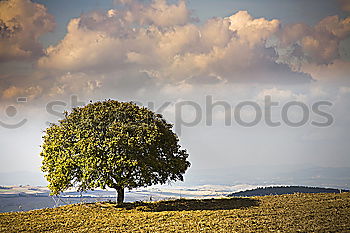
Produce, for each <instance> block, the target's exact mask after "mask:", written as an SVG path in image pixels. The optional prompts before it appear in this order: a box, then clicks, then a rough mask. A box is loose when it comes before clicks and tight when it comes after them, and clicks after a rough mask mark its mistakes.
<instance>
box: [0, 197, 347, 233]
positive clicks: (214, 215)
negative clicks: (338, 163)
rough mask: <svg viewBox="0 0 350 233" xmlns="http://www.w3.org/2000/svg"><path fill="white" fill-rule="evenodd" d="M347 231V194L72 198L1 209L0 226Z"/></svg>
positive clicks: (13, 228)
mask: <svg viewBox="0 0 350 233" xmlns="http://www.w3.org/2000/svg"><path fill="white" fill-rule="evenodd" d="M271 231H275V232H350V194H349V193H341V194H292V195H279V196H265V197H253V198H227V199H226V198H223V199H205V200H187V199H180V200H174V201H161V202H153V203H142V202H136V203H127V204H125V205H124V206H123V207H117V206H115V205H114V204H112V203H93V204H74V205H67V206H63V207H59V208H54V209H41V210H33V211H28V212H16V213H2V214H0V232H152V233H153V232H271Z"/></svg>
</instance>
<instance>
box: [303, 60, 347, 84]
mask: <svg viewBox="0 0 350 233" xmlns="http://www.w3.org/2000/svg"><path fill="white" fill-rule="evenodd" d="M301 69H302V70H303V71H304V72H307V73H309V74H311V75H312V77H314V78H315V79H316V80H319V81H322V82H328V83H330V82H331V83H338V84H339V83H347V84H349V82H350V80H349V74H350V61H344V60H341V59H337V60H334V61H333V62H332V63H330V64H323V65H319V64H315V63H305V64H303V65H302V67H301Z"/></svg>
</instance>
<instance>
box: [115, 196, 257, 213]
mask: <svg viewBox="0 0 350 233" xmlns="http://www.w3.org/2000/svg"><path fill="white" fill-rule="evenodd" d="M258 205H259V200H256V199H252V198H240V197H233V198H222V199H177V200H169V201H158V202H133V203H124V204H123V205H122V206H116V207H117V208H124V209H127V210H131V209H135V210H138V211H145V212H161V211H190V210H231V209H242V208H249V207H254V206H258Z"/></svg>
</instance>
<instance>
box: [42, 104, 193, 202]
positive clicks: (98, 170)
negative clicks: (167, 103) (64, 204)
mask: <svg viewBox="0 0 350 233" xmlns="http://www.w3.org/2000/svg"><path fill="white" fill-rule="evenodd" d="M171 129H172V125H171V124H168V123H167V122H166V121H165V120H164V119H163V118H162V116H161V115H159V114H155V113H153V112H152V111H150V110H148V109H147V108H143V107H139V106H137V105H135V104H134V103H132V102H129V103H124V102H118V101H114V100H107V101H103V102H96V103H90V104H88V105H87V106H85V107H80V108H74V109H73V110H72V112H71V113H70V114H68V113H67V112H66V113H65V117H64V119H63V120H60V121H59V123H58V124H52V125H51V126H50V127H49V128H48V129H46V131H45V135H44V137H43V139H44V142H43V145H42V152H41V156H42V157H43V165H42V171H44V172H45V173H46V179H47V180H48V181H49V188H50V190H51V194H53V195H56V194H59V193H60V192H63V191H64V190H66V189H68V188H70V187H73V186H74V187H78V190H79V191H86V190H93V189H95V188H98V187H99V188H102V189H105V188H106V187H110V188H115V189H120V188H122V189H124V188H128V189H132V188H136V187H144V186H149V185H153V184H159V183H160V184H164V183H167V182H170V181H176V180H181V181H182V180H183V174H184V173H185V171H186V170H187V168H188V167H189V166H190V163H189V162H188V161H187V158H188V154H187V152H186V150H183V149H181V147H180V145H179V143H178V142H179V139H178V137H177V136H176V134H175V133H174V132H173V131H172V130H171Z"/></svg>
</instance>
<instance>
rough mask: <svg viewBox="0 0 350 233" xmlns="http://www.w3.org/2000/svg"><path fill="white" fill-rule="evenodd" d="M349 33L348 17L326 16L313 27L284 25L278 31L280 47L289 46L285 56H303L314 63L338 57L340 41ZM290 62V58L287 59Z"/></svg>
mask: <svg viewBox="0 0 350 233" xmlns="http://www.w3.org/2000/svg"><path fill="white" fill-rule="evenodd" d="M349 35H350V17H348V18H345V19H340V18H339V16H337V15H335V16H328V17H326V18H324V19H322V20H321V21H320V22H318V23H317V24H316V25H315V26H314V27H310V26H308V25H306V24H303V23H299V24H290V25H286V26H285V27H284V28H283V29H282V30H281V32H280V33H279V39H280V41H279V43H280V47H282V48H288V47H289V48H290V49H289V54H288V56H286V57H287V58H289V59H291V58H293V57H294V58H296V57H297V58H298V60H299V61H302V59H303V58H304V59H305V60H306V61H308V62H313V63H316V64H329V63H331V62H332V61H334V60H336V59H339V58H340V52H339V46H340V42H341V41H342V40H344V39H346V38H348V37H349ZM289 62H290V60H289Z"/></svg>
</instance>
